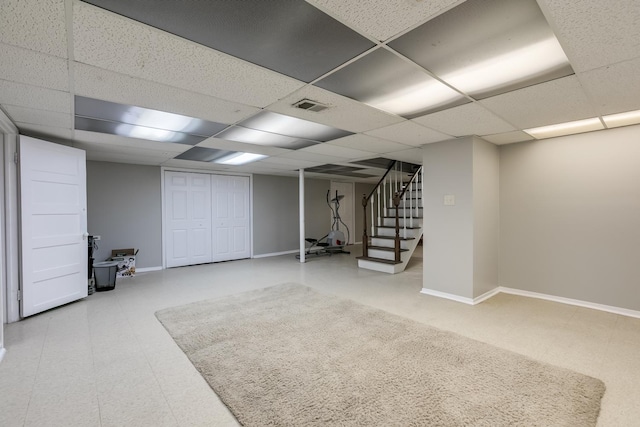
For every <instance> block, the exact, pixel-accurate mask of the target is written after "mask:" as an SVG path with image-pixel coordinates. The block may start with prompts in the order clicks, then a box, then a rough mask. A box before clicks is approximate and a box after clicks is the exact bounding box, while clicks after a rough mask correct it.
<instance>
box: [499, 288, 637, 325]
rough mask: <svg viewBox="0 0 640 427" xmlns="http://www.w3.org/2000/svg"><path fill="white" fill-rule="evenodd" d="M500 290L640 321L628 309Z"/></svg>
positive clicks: (521, 291)
mask: <svg viewBox="0 0 640 427" xmlns="http://www.w3.org/2000/svg"><path fill="white" fill-rule="evenodd" d="M499 289H500V292H504V293H505V294H512V295H520V296H523V297H530V298H538V299H543V300H547V301H553V302H559V303H562V304H569V305H576V306H578V307H585V308H592V309H594V310H600V311H606V312H609V313H613V314H620V315H622V316H629V317H637V318H639V319H640V311H637V310H630V309H628V308H622V307H614V306H612V305H605V304H598V303H595V302H589V301H582V300H577V299H572V298H565V297H558V296H555V295H548V294H541V293H538V292H531V291H523V290H521V289H514V288H507V287H504V286H500V288H499Z"/></svg>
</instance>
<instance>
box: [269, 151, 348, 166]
mask: <svg viewBox="0 0 640 427" xmlns="http://www.w3.org/2000/svg"><path fill="white" fill-rule="evenodd" d="M278 157H282V158H284V159H296V160H305V161H307V162H318V163H335V162H339V161H342V160H344V159H342V158H341V157H335V156H326V155H324V154H318V153H309V152H307V151H305V149H304V148H303V149H302V150H296V151H292V152H290V153H286V154H280V155H279V156H278Z"/></svg>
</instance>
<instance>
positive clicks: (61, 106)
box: [0, 79, 73, 113]
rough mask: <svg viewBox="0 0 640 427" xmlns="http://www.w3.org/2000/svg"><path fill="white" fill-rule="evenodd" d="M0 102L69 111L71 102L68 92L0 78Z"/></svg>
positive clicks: (48, 109)
mask: <svg viewBox="0 0 640 427" xmlns="http://www.w3.org/2000/svg"><path fill="white" fill-rule="evenodd" d="M0 104H3V105H17V106H20V107H27V108H39V109H42V110H47V111H57V112H60V113H71V106H72V104H73V102H72V98H71V95H70V94H69V92H63V91H59V90H53V89H45V88H42V87H38V86H31V85H25V84H22V83H15V82H10V81H7V80H1V79H0Z"/></svg>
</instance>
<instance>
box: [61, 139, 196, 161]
mask: <svg viewBox="0 0 640 427" xmlns="http://www.w3.org/2000/svg"><path fill="white" fill-rule="evenodd" d="M73 146H74V147H76V148H80V149H82V150H85V151H87V159H88V160H99V161H109V162H118V163H134V164H153V165H159V164H161V163H163V162H165V161H167V160H168V159H171V158H173V156H175V153H170V152H166V151H165V152H163V151H157V150H149V149H142V148H138V147H123V146H117V145H109V144H103V143H100V142H92V141H77V142H74V144H73ZM187 148H188V147H187Z"/></svg>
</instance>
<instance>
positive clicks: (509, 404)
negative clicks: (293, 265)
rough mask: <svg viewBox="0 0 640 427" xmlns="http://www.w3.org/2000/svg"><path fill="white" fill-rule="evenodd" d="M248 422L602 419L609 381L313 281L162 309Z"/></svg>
mask: <svg viewBox="0 0 640 427" xmlns="http://www.w3.org/2000/svg"><path fill="white" fill-rule="evenodd" d="M156 316H157V317H158V319H159V320H160V321H161V322H162V324H163V325H164V326H165V328H166V329H167V330H168V331H169V333H170V334H171V336H172V337H173V339H174V340H175V341H176V343H177V344H178V345H179V346H180V348H181V349H182V350H183V351H184V352H185V354H186V355H187V356H188V357H189V359H190V360H191V362H192V363H193V364H194V366H195V367H196V368H197V369H198V371H199V372H200V373H201V374H202V376H203V377H204V378H205V379H206V380H207V381H208V383H209V384H210V385H211V387H212V389H213V390H214V391H215V392H216V393H217V394H218V395H219V396H220V398H221V399H222V400H223V402H224V403H225V404H226V405H227V406H228V407H229V409H230V410H231V411H232V412H233V413H234V415H235V416H236V417H237V419H238V420H239V421H240V423H242V424H243V425H245V426H314V425H317V426H326V425H340V426H581V427H584V426H594V425H595V424H596V421H597V417H598V413H599V410H600V400H601V398H602V396H603V394H604V391H605V386H604V384H603V383H602V381H600V380H598V379H595V378H591V377H588V376H585V375H582V374H579V373H576V372H573V371H570V370H567V369H563V368H559V367H555V366H551V365H548V364H544V363H541V362H537V361H535V360H532V359H529V358H526V357H524V356H521V355H518V354H515V353H512V352H509V351H506V350H502V349H499V348H497V347H494V346H491V345H488V344H485V343H481V342H478V341H474V340H471V339H468V338H465V337H462V336H460V335H457V334H454V333H451V332H447V331H443V330H439V329H435V328H432V327H429V326H427V325H423V324H420V323H417V322H414V321H411V320H408V319H404V318H401V317H398V316H395V315H392V314H389V313H386V312H384V311H381V310H377V309H373V308H370V307H366V306H363V305H360V304H357V303H355V302H353V301H349V300H344V299H340V298H337V297H333V296H327V295H323V294H320V293H317V292H315V291H313V290H312V289H310V288H307V287H304V286H301V285H296V284H283V285H279V286H275V287H271V288H265V289H261V290H257V291H251V292H247V293H243V294H238V295H232V296H229V297H225V298H222V299H217V300H209V301H202V302H198V303H194V304H189V305H186V306H181V307H175V308H169V309H165V310H161V311H159V312H157V313H156Z"/></svg>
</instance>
